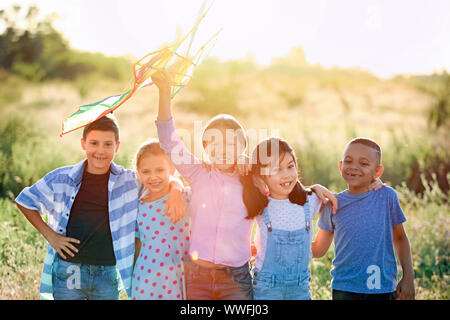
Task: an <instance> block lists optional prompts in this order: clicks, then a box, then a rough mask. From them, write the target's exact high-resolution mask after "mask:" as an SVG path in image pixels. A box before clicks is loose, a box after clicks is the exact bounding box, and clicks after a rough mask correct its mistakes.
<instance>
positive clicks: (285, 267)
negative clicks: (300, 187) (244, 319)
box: [253, 200, 312, 300]
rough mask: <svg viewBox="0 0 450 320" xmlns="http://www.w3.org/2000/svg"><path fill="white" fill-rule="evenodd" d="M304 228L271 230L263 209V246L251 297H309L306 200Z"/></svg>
mask: <svg viewBox="0 0 450 320" xmlns="http://www.w3.org/2000/svg"><path fill="white" fill-rule="evenodd" d="M304 210H305V228H302V229H298V230H293V231H287V230H279V229H272V224H271V222H270V218H269V213H268V210H267V208H266V209H265V210H264V213H263V219H264V223H265V224H266V226H267V245H266V253H265V256H264V263H263V266H262V267H261V270H257V269H255V270H254V272H253V289H254V299H255V300H311V293H310V291H309V278H310V273H309V261H310V259H311V239H312V230H311V215H310V211H309V203H308V200H306V202H305V204H304Z"/></svg>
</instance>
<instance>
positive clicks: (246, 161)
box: [235, 154, 252, 176]
mask: <svg viewBox="0 0 450 320" xmlns="http://www.w3.org/2000/svg"><path fill="white" fill-rule="evenodd" d="M251 170H252V164H251V159H250V157H248V156H247V155H245V154H241V155H240V156H239V157H238V159H237V164H236V168H235V172H236V173H239V174H240V175H241V176H246V175H248V173H249V172H250V171H251Z"/></svg>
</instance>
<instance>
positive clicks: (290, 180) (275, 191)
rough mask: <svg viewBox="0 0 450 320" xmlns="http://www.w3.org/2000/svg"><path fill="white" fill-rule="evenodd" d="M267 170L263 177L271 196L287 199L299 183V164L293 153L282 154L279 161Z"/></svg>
mask: <svg viewBox="0 0 450 320" xmlns="http://www.w3.org/2000/svg"><path fill="white" fill-rule="evenodd" d="M262 169H268V171H267V170H265V171H266V172H268V175H262V176H261V177H262V179H263V181H264V182H265V184H266V185H267V187H268V188H269V191H270V196H271V197H272V198H274V199H287V198H289V194H290V193H291V192H292V190H293V189H294V187H295V184H296V183H297V179H298V175H297V165H296V163H295V160H294V158H293V156H292V154H291V153H289V152H285V153H283V154H282V155H280V158H279V161H277V162H275V163H272V164H271V165H270V166H269V167H268V168H262Z"/></svg>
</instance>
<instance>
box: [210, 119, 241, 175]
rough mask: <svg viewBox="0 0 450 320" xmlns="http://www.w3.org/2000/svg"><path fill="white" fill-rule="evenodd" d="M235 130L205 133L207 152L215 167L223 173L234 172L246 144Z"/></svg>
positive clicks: (222, 129)
mask: <svg viewBox="0 0 450 320" xmlns="http://www.w3.org/2000/svg"><path fill="white" fill-rule="evenodd" d="M241 140H242V139H240V137H239V135H238V134H236V132H235V130H233V129H225V128H212V129H208V130H206V131H205V134H204V141H208V142H207V143H206V144H205V152H206V154H207V156H208V158H209V160H210V161H211V163H213V164H214V166H215V167H216V168H217V169H219V170H221V171H225V172H227V171H232V170H233V169H234V165H235V164H236V163H237V158H238V156H239V155H240V154H242V153H243V152H244V150H245V144H244V143H243V142H242V141H241Z"/></svg>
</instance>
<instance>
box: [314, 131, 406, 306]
mask: <svg viewBox="0 0 450 320" xmlns="http://www.w3.org/2000/svg"><path fill="white" fill-rule="evenodd" d="M339 167H340V171H341V174H342V177H343V178H344V180H345V181H346V182H347V185H348V189H347V190H345V191H343V192H341V193H339V194H337V199H338V202H339V206H338V211H337V213H336V215H333V214H331V207H330V206H329V205H327V206H325V207H324V208H323V212H322V215H321V216H320V218H319V221H318V227H319V228H320V229H319V231H318V233H317V236H316V239H315V241H314V242H313V243H312V248H311V249H312V253H313V257H314V258H320V257H322V256H323V255H324V254H325V253H326V252H327V250H328V248H329V247H330V244H331V242H332V241H333V238H334V246H335V258H334V260H333V266H334V268H333V269H332V270H331V276H332V278H333V279H332V282H331V287H332V297H333V299H334V300H366V299H367V300H370V299H388V300H393V299H396V298H398V299H414V271H413V265H412V259H411V249H410V246H409V240H408V237H407V236H406V233H405V230H404V229H403V225H402V223H403V222H405V221H406V218H405V216H404V214H403V211H402V209H401V208H400V204H399V200H398V197H397V193H396V192H395V190H394V189H392V188H389V187H384V188H382V189H381V190H379V191H376V192H375V191H369V190H368V186H369V184H370V183H371V182H372V181H373V180H374V179H377V178H378V177H380V176H381V174H382V172H383V166H382V165H381V149H380V147H379V146H378V144H376V143H375V142H374V141H372V140H370V139H367V138H356V139H353V140H352V141H350V142H349V143H348V144H347V147H346V149H345V152H344V158H343V160H341V161H340V163H339ZM394 248H395V251H396V253H397V256H398V259H399V261H400V264H401V266H402V270H403V277H402V279H401V280H400V282H399V283H398V284H397V264H396V261H395V253H394Z"/></svg>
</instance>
